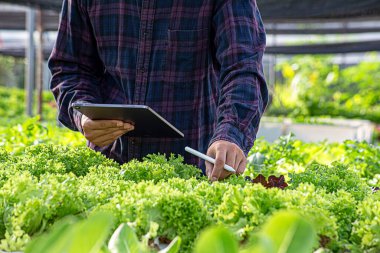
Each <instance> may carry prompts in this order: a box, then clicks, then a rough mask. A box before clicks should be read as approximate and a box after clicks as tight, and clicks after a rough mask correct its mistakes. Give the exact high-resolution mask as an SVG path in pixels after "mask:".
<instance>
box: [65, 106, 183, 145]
mask: <svg viewBox="0 0 380 253" xmlns="http://www.w3.org/2000/svg"><path fill="white" fill-rule="evenodd" d="M71 106H72V107H73V108H74V109H75V110H77V111H79V112H81V113H83V114H84V115H86V116H87V117H89V118H90V119H92V120H107V119H108V120H122V121H124V122H133V123H134V125H135V129H134V130H133V131H130V132H128V133H127V134H126V135H127V136H131V137H155V138H156V137H157V138H160V137H165V138H183V137H184V135H183V133H182V132H181V131H179V130H178V129H177V128H175V127H174V126H173V125H172V124H170V123H169V122H168V121H167V120H165V119H164V118H163V117H162V116H160V115H159V114H158V113H157V112H155V111H154V110H153V109H152V108H150V107H149V106H146V105H124V104H92V103H85V102H75V103H73V104H72V105H71Z"/></svg>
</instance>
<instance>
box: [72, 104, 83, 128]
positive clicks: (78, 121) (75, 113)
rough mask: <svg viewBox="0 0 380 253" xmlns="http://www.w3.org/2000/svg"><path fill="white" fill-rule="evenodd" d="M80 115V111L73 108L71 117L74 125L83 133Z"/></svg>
mask: <svg viewBox="0 0 380 253" xmlns="http://www.w3.org/2000/svg"><path fill="white" fill-rule="evenodd" d="M82 115H83V114H82V113H81V112H79V111H77V110H73V119H74V123H75V126H76V127H77V129H78V131H79V132H81V133H82V134H83V128H82Z"/></svg>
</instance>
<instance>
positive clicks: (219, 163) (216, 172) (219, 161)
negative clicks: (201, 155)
mask: <svg viewBox="0 0 380 253" xmlns="http://www.w3.org/2000/svg"><path fill="white" fill-rule="evenodd" d="M226 155H227V153H226V150H225V149H223V148H221V149H217V150H216V157H215V164H214V167H213V169H212V173H211V178H210V179H211V181H216V180H218V179H219V178H220V176H221V174H222V173H223V170H224V168H223V167H224V164H225V163H226Z"/></svg>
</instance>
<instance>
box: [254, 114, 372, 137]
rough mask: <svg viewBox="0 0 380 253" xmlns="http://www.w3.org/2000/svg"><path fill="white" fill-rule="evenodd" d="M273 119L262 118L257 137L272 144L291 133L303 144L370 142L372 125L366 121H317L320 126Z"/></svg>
mask: <svg viewBox="0 0 380 253" xmlns="http://www.w3.org/2000/svg"><path fill="white" fill-rule="evenodd" d="M273 121H274V120H273V118H265V117H264V118H263V120H262V122H261V124H260V128H259V132H258V135H257V136H258V137H264V139H265V140H267V141H269V142H273V141H274V140H276V139H278V137H280V136H281V135H287V134H289V133H293V134H294V135H295V137H296V139H299V140H302V141H305V142H318V141H328V142H342V141H345V140H357V141H366V142H371V141H372V136H373V132H374V128H375V126H374V124H373V123H371V122H370V121H368V120H356V119H355V120H349V119H317V120H316V121H317V122H321V124H306V123H294V122H292V121H291V120H290V119H284V120H282V121H278V122H273Z"/></svg>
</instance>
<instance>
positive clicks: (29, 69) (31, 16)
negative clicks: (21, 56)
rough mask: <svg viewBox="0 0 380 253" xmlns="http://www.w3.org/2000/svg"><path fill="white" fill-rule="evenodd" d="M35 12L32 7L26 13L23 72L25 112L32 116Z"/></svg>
mask: <svg viewBox="0 0 380 253" xmlns="http://www.w3.org/2000/svg"><path fill="white" fill-rule="evenodd" d="M35 21H36V13H35V11H34V9H33V8H31V7H30V8H29V9H28V10H27V13H26V28H27V30H28V44H27V47H26V50H25V52H26V60H27V66H26V68H25V69H26V74H25V90H26V113H27V115H28V116H33V89H34V87H35V78H34V77H35V75H34V74H35V42H34V31H35Z"/></svg>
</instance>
